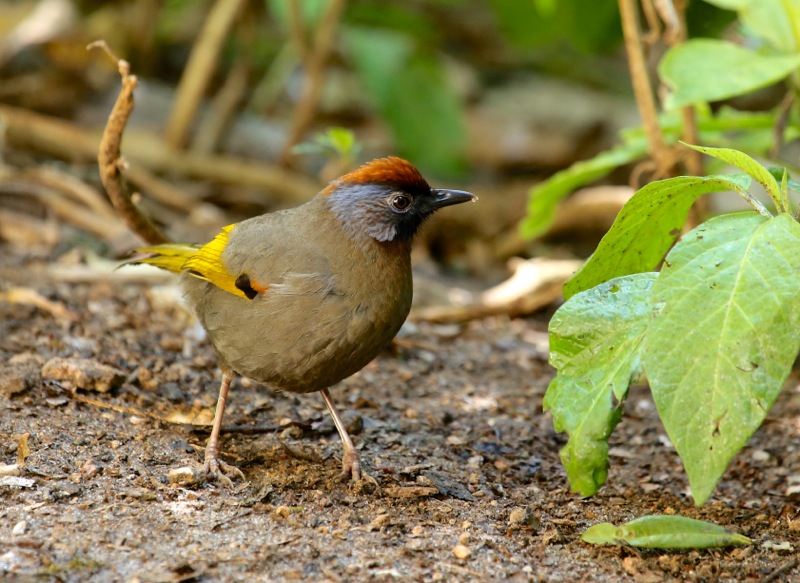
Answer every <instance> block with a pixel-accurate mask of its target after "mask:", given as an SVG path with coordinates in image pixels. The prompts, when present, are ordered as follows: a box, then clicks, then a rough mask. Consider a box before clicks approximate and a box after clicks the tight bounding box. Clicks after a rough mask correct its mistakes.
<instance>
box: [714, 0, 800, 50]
mask: <svg viewBox="0 0 800 583" xmlns="http://www.w3.org/2000/svg"><path fill="white" fill-rule="evenodd" d="M706 2H708V3H710V4H714V5H716V6H719V7H720V8H725V9H727V10H736V11H737V12H738V13H739V18H740V19H741V21H742V24H744V25H745V27H746V28H748V29H750V30H751V31H752V32H753V33H754V34H756V35H757V36H759V37H761V38H762V39H764V40H766V41H767V42H769V43H770V44H771V45H772V46H773V47H775V48H776V49H778V50H781V51H783V52H785V53H796V52H798V49H800V38H798V31H797V30H796V27H797V24H796V23H797V22H798V20H800V0H706ZM793 23H794V24H795V26H794V27H793V26H792V25H793Z"/></svg>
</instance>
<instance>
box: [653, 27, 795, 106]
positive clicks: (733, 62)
mask: <svg viewBox="0 0 800 583" xmlns="http://www.w3.org/2000/svg"><path fill="white" fill-rule="evenodd" d="M798 67H800V55H797V54H791V55H764V54H760V53H756V52H755V51H751V50H748V49H744V48H742V47H740V46H737V45H735V44H733V43H730V42H728V41H722V40H714V39H693V40H688V41H686V42H685V43H683V44H680V45H678V46H675V47H672V48H671V49H669V50H668V51H667V53H666V54H665V55H664V58H663V59H661V62H660V63H659V66H658V73H659V75H660V77H661V79H662V80H663V81H664V82H665V83H666V84H667V85H668V86H669V87H670V88H671V89H672V94H671V95H670V96H669V97H668V98H667V100H666V103H665V107H666V108H667V109H675V108H679V107H682V106H685V105H693V104H695V103H700V102H709V101H719V100H721V99H727V98H729V97H735V96H737V95H743V94H745V93H750V92H751V91H755V90H756V89H761V88H762V87H766V86H768V85H771V84H773V83H776V82H778V81H780V80H781V79H783V78H785V77H787V76H788V75H789V74H791V73H792V72H793V71H795V70H796V69H797V68H798Z"/></svg>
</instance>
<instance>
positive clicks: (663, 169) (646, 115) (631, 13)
mask: <svg viewBox="0 0 800 583" xmlns="http://www.w3.org/2000/svg"><path fill="white" fill-rule="evenodd" d="M619 11H620V15H621V17H622V31H623V34H624V37H625V51H626V52H627V54H628V68H629V69H630V72H631V81H632V83H633V93H634V96H635V98H636V106H637V107H638V109H639V114H640V115H641V116H642V124H643V125H644V128H645V132H646V134H647V143H648V152H649V153H650V156H651V157H652V158H653V160H654V161H655V163H656V173H657V174H659V175H662V176H663V175H665V174H666V173H667V172H668V171H669V168H670V166H671V165H672V162H671V160H670V158H671V157H670V155H669V149H668V147H667V145H666V144H665V143H664V137H663V136H662V135H661V128H660V127H659V124H658V111H657V109H656V102H655V97H654V95H653V88H652V86H651V85H650V76H649V75H648V73H647V64H646V61H645V57H644V51H643V50H642V36H641V31H640V30H639V14H638V11H637V8H636V3H635V0H619Z"/></svg>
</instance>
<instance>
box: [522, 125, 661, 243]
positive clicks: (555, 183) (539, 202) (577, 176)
mask: <svg viewBox="0 0 800 583" xmlns="http://www.w3.org/2000/svg"><path fill="white" fill-rule="evenodd" d="M646 153H647V142H646V141H645V140H644V139H637V140H632V141H630V142H626V143H623V144H620V145H619V146H616V147H614V148H612V149H611V150H606V151H605V152H602V153H600V154H598V155H597V156H595V157H594V158H591V159H589V160H584V161H581V162H576V163H575V164H573V165H572V166H570V167H569V168H567V169H565V170H562V171H560V172H557V173H556V174H554V175H553V176H551V177H550V178H549V179H548V180H546V181H544V182H542V183H541V184H537V185H536V186H534V187H533V188H531V190H530V192H529V194H528V197H529V198H528V214H527V216H526V217H525V218H524V219H523V220H522V222H521V223H520V225H519V228H520V233H521V234H522V236H523V237H525V238H526V239H533V238H534V237H538V236H539V235H541V234H542V233H544V232H545V231H546V230H547V229H548V227H549V226H550V224H551V223H552V222H553V216H554V215H555V212H556V207H557V206H558V203H559V202H561V201H562V200H563V199H564V198H566V197H567V196H569V195H570V194H572V192H573V191H574V190H575V189H576V188H579V187H581V186H583V185H585V184H589V183H590V182H594V181H595V180H599V179H600V178H603V177H604V176H606V175H607V174H609V173H610V172H611V171H612V170H614V169H616V168H618V167H620V166H622V165H624V164H628V163H630V162H633V161H634V160H638V159H639V158H641V157H643V156H644V155H645V154H646Z"/></svg>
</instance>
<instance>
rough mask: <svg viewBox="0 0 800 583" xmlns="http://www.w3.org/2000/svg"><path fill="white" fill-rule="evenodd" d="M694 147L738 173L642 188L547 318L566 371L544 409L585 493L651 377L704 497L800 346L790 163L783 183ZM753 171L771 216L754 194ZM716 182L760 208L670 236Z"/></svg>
mask: <svg viewBox="0 0 800 583" xmlns="http://www.w3.org/2000/svg"><path fill="white" fill-rule="evenodd" d="M694 148H695V149H696V150H698V151H700V152H704V153H706V154H709V155H711V156H713V157H715V158H717V159H720V160H722V161H725V162H727V163H729V164H731V165H733V166H736V167H738V168H739V169H740V170H741V171H742V172H740V173H738V174H733V175H718V176H700V177H686V176H682V177H677V178H671V179H667V180H662V181H658V182H654V183H651V184H649V185H647V186H645V187H644V188H642V189H641V190H639V191H638V192H637V193H636V194H635V195H634V196H633V197H632V198H631V199H630V201H629V202H628V203H627V204H626V205H625V207H624V208H623V209H622V211H621V212H620V214H619V216H618V217H617V219H616V221H615V222H614V225H613V226H612V227H611V229H610V230H609V232H608V233H607V234H606V236H605V237H604V238H603V240H602V241H601V242H600V245H599V246H598V248H597V250H596V251H595V253H594V254H593V255H592V257H591V258H590V259H589V261H587V263H586V264H585V265H584V266H583V267H582V268H581V269H580V270H579V271H578V272H577V273H576V274H575V276H574V277H573V278H572V279H571V280H570V281H569V282H567V284H566V285H565V286H564V295H565V297H566V298H567V301H566V303H564V305H563V306H562V307H561V308H560V309H559V310H558V311H557V312H556V314H555V316H554V317H553V319H552V321H551V323H550V361H551V364H552V365H553V366H554V367H555V368H556V369H557V370H558V374H557V376H556V377H555V379H554V380H553V381H552V383H551V384H550V386H549V387H548V390H547V394H546V395H545V400H544V406H545V408H546V409H549V410H551V411H552V414H553V420H554V424H555V427H556V430H558V431H566V432H568V433H569V441H568V443H567V445H566V446H565V447H564V448H563V449H562V450H561V459H562V462H563V464H564V466H565V468H566V470H567V474H568V477H569V481H570V485H571V486H572V488H573V489H574V490H575V491H577V492H578V493H580V494H581V495H584V496H589V495H591V494H593V493H594V492H596V491H597V489H598V488H599V487H600V486H601V485H602V484H603V483H604V482H605V480H606V475H607V469H608V438H609V436H610V434H611V432H612V431H613V430H614V428H615V426H616V425H617V424H618V423H619V421H620V419H621V416H622V404H623V402H624V400H625V397H626V395H627V392H628V388H629V386H630V385H631V383H632V382H634V381H636V380H637V379H638V378H640V377H641V376H646V378H647V380H648V381H649V384H650V389H651V391H652V394H653V399H654V400H655V403H656V406H657V408H658V413H659V416H660V417H661V420H662V422H663V423H664V426H665V428H666V430H667V433H668V434H669V436H670V439H671V440H672V442H673V443H674V445H675V448H676V449H677V451H678V454H679V455H680V457H681V459H682V461H683V464H684V467H685V469H686V472H687V474H688V477H689V481H690V484H691V487H692V494H693V497H694V499H695V503H696V504H698V505H699V504H701V503H703V502H704V501H705V500H706V499H707V498H708V497H709V496H710V495H711V493H712V491H713V489H714V487H715V485H716V483H717V481H718V480H719V478H720V477H721V476H722V474H723V472H724V471H725V468H726V467H727V465H728V463H729V461H730V459H731V458H732V457H733V456H734V455H735V454H736V453H737V452H738V451H739V450H740V449H741V448H742V447H743V446H744V444H745V443H746V442H747V440H748V439H749V438H750V436H751V435H752V434H753V432H754V431H755V430H756V429H757V428H758V427H759V426H760V424H761V422H762V421H763V420H764V417H765V416H766V414H767V412H768V411H769V409H770V407H771V406H772V404H773V403H774V402H775V399H776V398H777V396H778V393H779V392H780V390H781V388H782V386H783V383H784V381H785V380H786V378H787V376H788V375H789V372H790V370H791V367H792V364H793V362H794V360H795V358H796V356H797V354H798V351H800V225H798V222H797V220H796V219H795V218H794V217H793V216H792V211H791V203H790V200H789V196H788V189H789V185H790V184H793V183H791V182H790V180H789V178H788V175H787V173H786V171H785V170H783V171H782V172H781V173H780V176H781V182H780V183H778V181H777V180H776V179H775V177H774V176H773V174H772V173H771V172H770V171H768V170H767V169H766V168H764V167H763V166H761V165H760V164H758V163H757V162H756V161H755V160H753V159H752V158H750V157H749V156H747V155H745V154H743V153H741V152H738V151H736V150H730V149H720V148H701V147H694ZM751 180H756V181H757V182H759V183H760V184H761V185H762V186H763V187H764V189H765V190H766V192H767V194H768V195H769V197H770V199H771V201H772V203H773V204H774V207H775V209H776V212H777V214H776V215H774V216H773V214H772V213H771V212H770V211H769V210H767V208H766V207H765V206H764V205H763V204H762V203H761V202H759V201H758V200H757V199H756V198H755V197H753V196H752V195H751V194H750V193H749V186H750V182H751ZM717 191H733V192H736V193H738V194H739V195H740V196H742V197H743V198H745V200H747V201H748V203H749V204H750V205H751V206H752V207H753V209H754V210H753V211H749V212H741V213H733V214H728V215H722V216H718V217H715V218H712V219H710V220H709V221H707V222H705V223H703V224H701V225H699V226H698V227H697V228H695V229H693V230H692V231H690V232H689V233H687V234H685V235H683V236H682V237H680V240H678V242H677V243H675V241H676V240H677V239H678V236H679V234H680V230H681V227H682V226H683V224H684V222H685V220H686V216H687V213H688V211H689V208H690V206H691V205H692V203H693V202H694V201H695V200H696V199H697V198H698V197H699V196H701V195H703V194H706V193H709V192H717ZM673 244H674V247H673ZM670 247H672V249H671V250H670ZM665 256H666V257H665ZM662 260H663V267H662V268H661V270H660V272H658V271H656V269H657V268H658V266H659V264H661V262H662Z"/></svg>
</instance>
